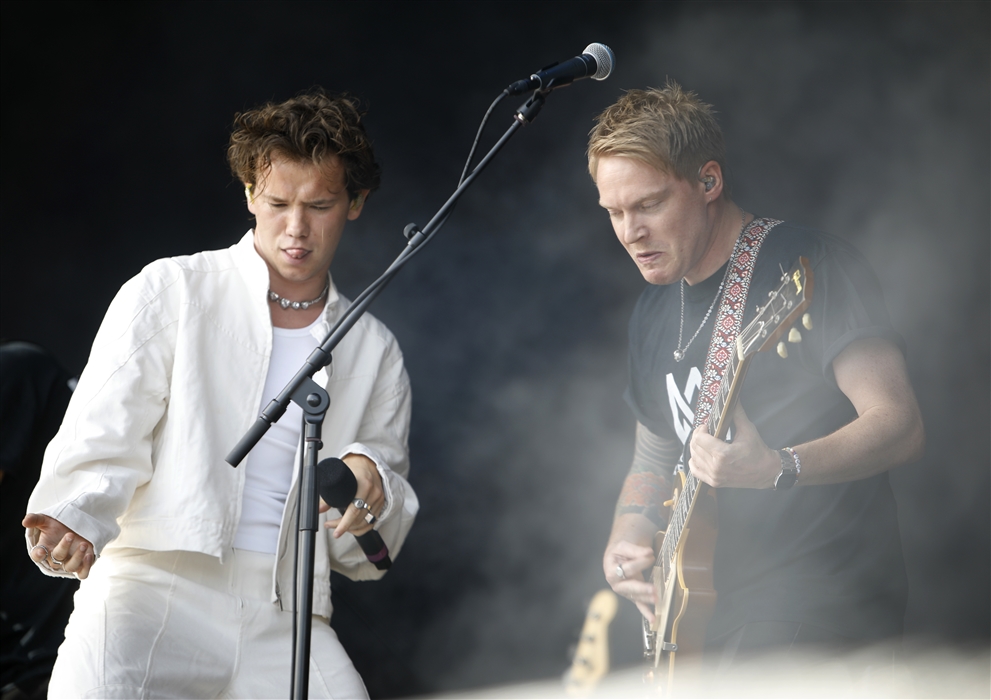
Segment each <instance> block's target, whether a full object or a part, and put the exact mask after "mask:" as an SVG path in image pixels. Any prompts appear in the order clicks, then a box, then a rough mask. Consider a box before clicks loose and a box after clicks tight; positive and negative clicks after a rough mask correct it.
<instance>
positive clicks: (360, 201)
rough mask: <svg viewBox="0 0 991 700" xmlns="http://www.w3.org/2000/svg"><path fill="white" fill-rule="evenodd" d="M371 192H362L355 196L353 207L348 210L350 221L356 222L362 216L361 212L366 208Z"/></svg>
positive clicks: (352, 201) (352, 202)
mask: <svg viewBox="0 0 991 700" xmlns="http://www.w3.org/2000/svg"><path fill="white" fill-rule="evenodd" d="M369 191H370V190H361V191H360V192H358V194H357V195H355V197H354V199H352V200H351V206H350V207H349V208H348V221H354V220H355V219H357V218H358V217H359V216H361V210H362V208H364V206H365V199H366V198H367V197H368V193H369Z"/></svg>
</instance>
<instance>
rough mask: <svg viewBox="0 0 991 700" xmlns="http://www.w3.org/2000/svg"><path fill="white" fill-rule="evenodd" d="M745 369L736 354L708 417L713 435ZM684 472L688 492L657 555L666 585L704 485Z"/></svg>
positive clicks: (675, 510)
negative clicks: (686, 526)
mask: <svg viewBox="0 0 991 700" xmlns="http://www.w3.org/2000/svg"><path fill="white" fill-rule="evenodd" d="M742 366H743V361H742V360H741V358H740V357H739V355H738V354H734V357H733V360H732V361H731V362H730V364H729V365H728V366H727V367H726V373H725V374H724V375H723V378H722V380H721V381H720V382H719V393H718V394H717V395H716V399H715V401H714V402H713V404H712V410H711V411H710V412H709V415H708V416H705V417H704V420H705V422H706V427H707V428H708V429H709V433H710V434H713V435H714V434H715V433H716V427H717V426H718V425H719V418H720V416H722V414H723V411H724V410H725V408H726V401H727V399H728V398H729V393H730V388H731V387H732V386H733V379H734V378H735V377H736V374H737V369H738V368H740V367H742ZM718 437H722V436H718ZM684 469H685V484H684V488H683V489H682V491H681V493H680V494H678V500H677V501H676V502H675V505H674V508H673V509H672V512H671V519H670V520H669V522H668V528H667V531H666V532H665V534H664V541H663V543H662V544H661V547H660V551H659V552H658V553H657V566H658V567H660V568H661V569H662V571H663V576H664V579H663V580H665V581H666V580H667V579H668V575H669V574H670V573H671V566H672V565H673V564H674V556H675V553H676V552H677V551H678V543H679V542H680V540H681V534H682V531H683V530H684V529H685V523H687V522H688V518H689V516H691V514H692V508H693V507H694V506H695V498H696V496H698V491H699V487H700V486H701V484H702V482H701V481H699V479H698V477H696V476H693V475H692V473H691V471H690V470H689V469H688V465H687V464H685V465H684Z"/></svg>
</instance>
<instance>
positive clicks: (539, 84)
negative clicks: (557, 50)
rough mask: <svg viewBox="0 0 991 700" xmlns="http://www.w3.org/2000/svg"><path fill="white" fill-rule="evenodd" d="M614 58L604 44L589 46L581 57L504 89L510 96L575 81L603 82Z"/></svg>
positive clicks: (538, 72) (545, 69) (556, 65)
mask: <svg viewBox="0 0 991 700" xmlns="http://www.w3.org/2000/svg"><path fill="white" fill-rule="evenodd" d="M615 64H616V56H615V54H613V52H612V49H610V48H609V47H608V46H606V45H605V44H589V45H588V46H586V47H585V50H584V51H582V55H581V56H575V57H574V58H572V59H569V60H567V61H564V62H563V63H555V64H554V65H551V66H548V67H547V68H544V69H543V70H540V71H537V72H536V73H534V74H533V75H531V76H530V77H529V78H527V79H526V80H517V81H516V82H515V83H513V84H512V85H510V86H509V87H508V88H506V91H507V92H508V93H509V94H510V95H521V94H523V93H524V92H527V91H529V90H537V89H538V88H539V89H548V88H550V89H553V88H559V87H564V86H565V85H570V84H571V83H572V82H573V81H575V80H580V79H582V78H591V79H592V80H605V79H606V78H608V77H609V74H610V73H612V69H613V66H614V65H615Z"/></svg>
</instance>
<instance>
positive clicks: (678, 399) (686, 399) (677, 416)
mask: <svg viewBox="0 0 991 700" xmlns="http://www.w3.org/2000/svg"><path fill="white" fill-rule="evenodd" d="M701 386H702V373H701V372H700V371H699V368H698V367H692V369H691V370H690V371H689V372H688V382H687V383H686V384H685V390H684V391H683V392H682V391H679V390H678V385H677V384H676V383H675V381H674V375H673V374H671V373H670V372H669V373H668V376H667V390H668V401H670V402H671V418H672V419H673V420H674V430H675V432H676V433H677V434H678V439H680V440H681V444H682V445H684V444H685V441H686V440H688V436H689V435H691V434H692V427H693V426H694V425H695V411H693V410H692V405H693V404H694V403H695V400H694V399H695V392H697V391H698V390H699V387H701Z"/></svg>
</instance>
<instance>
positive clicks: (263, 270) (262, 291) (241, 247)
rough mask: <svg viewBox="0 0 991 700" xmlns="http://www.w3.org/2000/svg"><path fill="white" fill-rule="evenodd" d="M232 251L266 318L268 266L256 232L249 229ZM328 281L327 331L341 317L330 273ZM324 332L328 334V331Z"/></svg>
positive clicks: (338, 297)
mask: <svg viewBox="0 0 991 700" xmlns="http://www.w3.org/2000/svg"><path fill="white" fill-rule="evenodd" d="M230 250H231V255H232V256H233V258H234V264H235V265H236V266H237V269H238V271H239V272H240V273H241V277H242V278H243V279H244V282H245V284H246V285H247V287H248V289H249V290H250V293H251V299H252V304H253V305H254V304H255V303H256V302H255V301H254V300H256V299H257V300H260V303H261V305H263V306H264V308H265V311H266V316H268V313H267V312H268V282H269V279H268V266H267V265H266V264H265V261H264V260H262V257H261V256H260V255H259V254H258V251H257V250H255V232H254V230H253V229H249V230H248V232H247V233H245V234H244V235H243V236H242V237H241V240H239V241H238V242H237V243H235V244H234V245H232V246H231V248H230ZM327 281H328V282H329V283H330V289H329V290H327V301H326V303H325V305H324V308H323V314H322V315H321V318H322V319H323V321H324V322H325V323H326V324H328V325H327V330H329V328H330V325H332V324H333V323H334V321H336V320H337V317H338V315H339V308H338V307H339V302H340V300H341V296H340V294H339V293H338V291H337V287H336V286H334V279H333V277H332V276H331V275H330V273H329V272H328V273H327ZM323 332H324V333H326V330H324V331H323Z"/></svg>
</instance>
